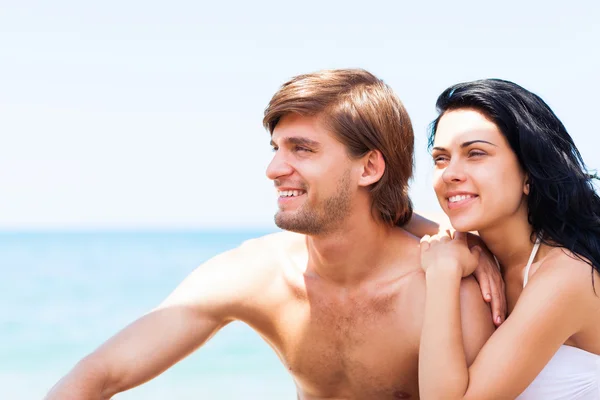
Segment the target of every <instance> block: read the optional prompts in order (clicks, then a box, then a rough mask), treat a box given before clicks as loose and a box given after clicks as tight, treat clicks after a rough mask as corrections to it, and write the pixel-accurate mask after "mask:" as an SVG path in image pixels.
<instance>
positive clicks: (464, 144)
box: [460, 139, 498, 148]
mask: <svg viewBox="0 0 600 400" xmlns="http://www.w3.org/2000/svg"><path fill="white" fill-rule="evenodd" d="M474 143H487V144H491V145H492V146H494V147H498V146H496V145H495V144H494V143H492V142H488V141H487V140H481V139H478V140H469V141H468V142H463V143H462V144H461V145H460V147H461V148H465V147H467V146H470V145H472V144H474Z"/></svg>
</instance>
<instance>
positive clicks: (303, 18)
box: [0, 0, 600, 231]
mask: <svg viewBox="0 0 600 400" xmlns="http://www.w3.org/2000/svg"><path fill="white" fill-rule="evenodd" d="M0 2H1V5H0V49H1V50H0V230H3V231H12V230H55V229H58V230H63V229H75V230H78V229H85V230H94V229H258V228H260V229H263V228H266V229H270V228H273V227H274V224H273V214H274V212H275V210H276V196H275V191H274V189H273V184H272V183H271V182H270V181H269V180H268V179H267V178H266V176H265V168H266V166H267V164H268V163H269V160H270V158H271V157H272V152H271V149H270V146H269V140H270V137H269V134H268V133H267V132H266V131H265V130H264V129H263V127H262V125H261V120H262V115H263V111H264V108H265V106H266V104H267V103H268V101H269V100H270V98H271V96H272V95H273V94H274V93H275V91H276V90H277V89H278V88H279V86H280V85H281V84H282V83H284V82H285V81H287V80H288V79H290V78H291V77H293V76H294V75H297V74H302V73H307V72H312V71H317V70H320V69H328V68H349V67H360V68H365V69H367V70H369V71H370V72H372V73H374V74H375V75H377V76H378V77H379V78H381V79H383V80H384V81H385V82H386V83H388V84H389V85H390V86H391V87H392V88H393V89H394V90H395V91H396V93H397V94H398V96H399V97H400V99H401V100H402V101H403V103H404V105H405V106H406V108H407V110H408V112H409V114H410V116H411V119H412V121H413V127H414V130H415V137H416V142H415V146H416V153H415V157H416V170H415V177H414V181H413V182H412V184H411V197H412V199H413V203H414V205H415V209H416V210H418V211H421V212H424V213H426V214H431V213H437V212H439V208H438V205H437V201H436V200H435V197H434V193H433V190H432V189H431V169H432V163H431V159H430V156H429V154H428V153H427V150H426V136H427V125H428V124H429V123H430V122H431V120H432V119H434V118H435V116H436V113H435V107H434V106H435V100H436V98H437V96H438V95H439V94H440V93H441V92H442V91H443V90H444V89H445V88H446V87H448V86H450V85H452V84H454V83H457V82H461V81H467V80H474V79H481V78H503V79H508V80H512V81H514V82H516V83H519V84H520V85H522V86H524V87H526V88H527V89H530V90H532V91H533V92H535V93H537V94H539V95H540V96H541V97H542V98H543V99H544V100H546V102H547V103H548V104H549V105H550V106H551V107H552V108H553V110H554V111H555V113H556V114H557V115H558V116H559V118H561V120H562V121H563V123H564V124H565V125H566V127H567V129H568V130H569V132H570V133H571V135H572V137H573V138H574V140H575V142H576V144H577V145H578V147H579V149H580V151H581V152H582V155H583V157H584V160H585V161H586V163H587V164H588V166H589V167H590V168H598V167H600V161H599V159H598V156H597V152H598V150H597V149H598V144H600V138H599V137H600V136H599V134H598V133H599V132H598V124H597V115H598V101H597V99H598V97H597V96H598V95H597V94H598V93H599V92H600V79H599V77H598V71H600V50H599V49H600V43H599V42H600V23H599V17H600V2H598V1H597V0H594V1H592V0H590V1H578V0H575V1H569V2H564V1H560V2H559V1H554V0H550V1H527V2H525V1H513V0H508V1H503V2H482V1H456V2H445V1H444V2H442V1H438V2H426V1H423V2H417V1H411V2H407V1H385V2H383V1H360V2H358V1H343V2H341V1H312V0H306V1H302V2H283V1H272V2H267V1H252V2H242V1H235V2H231V1H230V2H226V1H224V2H199V1H178V0H173V1H170V2H158V1H115V0H105V1H102V2H81V1H74V0H55V1H52V2H42V1H19V2H17V1H12V2H9V1H7V0H0ZM498 190H501V188H498Z"/></svg>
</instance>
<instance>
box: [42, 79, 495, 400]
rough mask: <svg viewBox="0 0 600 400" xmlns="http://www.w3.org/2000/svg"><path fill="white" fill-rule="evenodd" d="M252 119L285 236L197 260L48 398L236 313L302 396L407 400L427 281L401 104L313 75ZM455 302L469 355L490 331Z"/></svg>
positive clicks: (353, 82)
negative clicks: (261, 129) (264, 138)
mask: <svg viewBox="0 0 600 400" xmlns="http://www.w3.org/2000/svg"><path fill="white" fill-rule="evenodd" d="M264 124H265V126H266V127H267V129H268V130H269V132H270V133H271V144H272V146H273V149H274V152H275V153H274V156H273V160H272V162H271V163H270V165H269V166H268V168H267V176H268V177H269V178H270V179H271V180H273V182H274V183H275V187H276V188H277V193H278V205H279V211H278V212H277V214H276V216H275V222H276V224H277V225H278V226H279V227H280V228H282V229H284V230H286V231H288V232H282V233H277V234H273V235H269V236H266V237H262V238H259V239H254V240H251V241H248V242H246V243H244V244H243V245H241V246H240V247H239V248H237V249H234V250H231V251H229V252H226V253H223V254H221V255H219V256H217V257H215V258H213V259H212V260H210V261H208V262H206V263H205V264H204V265H202V266H200V267H199V268H198V269H196V270H195V271H194V272H193V273H192V274H191V275H190V276H189V277H188V278H187V279H186V280H185V281H184V282H183V283H181V285H180V286H179V287H178V288H177V289H176V290H175V291H174V292H173V293H172V294H171V295H170V296H169V297H168V298H167V299H166V300H165V301H164V302H163V303H162V304H161V305H160V306H159V307H158V308H157V309H156V310H154V311H152V312H151V313H149V314H147V315H146V316H144V317H142V318H140V319H139V320H137V321H136V322H134V323H133V324H132V325H130V326H129V327H127V328H126V329H124V330H123V331H122V332H120V333H118V334H117V335H116V336H115V337H113V338H112V339H110V340H109V341H108V342H106V343H105V344H104V345H102V346H101V347H100V348H99V349H97V350H96V351H95V352H94V353H92V354H91V355H89V356H88V357H86V358H85V359H83V360H82V361H81V362H80V363H79V364H78V365H77V366H76V367H75V368H74V369H73V370H72V371H71V372H70V373H69V374H68V375H67V376H66V377H65V378H63V379H62V380H61V381H60V382H59V383H58V384H57V385H56V386H55V387H54V388H53V390H52V391H51V393H49V395H48V399H109V398H110V397H111V396H112V395H114V394H116V393H119V392H122V391H124V390H127V389H129V388H132V387H134V386H137V385H139V384H141V383H143V382H145V381H147V380H149V379H151V378H153V377H155V376H156V375H158V374H160V373H161V372H163V371H164V370H166V369H167V368H169V367H170V366H171V365H173V364H174V363H176V362H177V361H179V360H180V359H182V358H183V357H185V356H186V355H188V354H190V353H191V352H193V351H194V350H195V349H197V348H198V347H199V346H201V345H202V344H204V343H205V342H206V341H207V340H208V339H209V338H210V337H212V336H213V335H214V334H215V333H216V332H217V331H218V330H219V329H220V328H222V327H223V326H225V325H226V324H228V323H229V322H231V321H234V320H238V321H243V322H245V323H246V324H248V325H249V326H251V327H252V328H253V329H254V330H256V331H257V332H258V333H259V334H260V335H261V336H262V337H263V338H264V339H265V340H266V341H267V342H268V343H269V344H270V345H271V346H272V347H273V349H274V350H275V351H276V352H277V354H278V355H279V357H280V358H281V361H282V362H283V363H284V364H285V366H286V367H287V368H288V370H289V371H290V373H291V374H292V375H293V378H294V380H295V383H296V386H297V391H298V398H300V399H334V398H335V399H403V398H418V385H417V363H418V349H419V338H420V332H421V324H422V317H423V307H424V294H425V293H424V292H425V281H424V275H423V273H422V272H421V269H420V264H419V257H420V253H419V240H418V238H416V237H415V236H413V235H411V234H410V233H408V232H407V231H406V230H404V229H402V228H399V227H398V226H402V225H405V224H406V223H407V222H408V221H409V220H410V219H411V216H412V206H411V203H410V199H409V197H408V194H407V192H408V180H409V178H410V176H411V174H412V158H413V132H412V127H411V123H410V120H409V117H408V115H407V113H406V111H405V110H404V108H403V106H402V104H401V103H400V101H399V100H398V98H397V97H396V96H395V95H394V93H393V92H392V91H391V89H390V88H389V87H388V86H387V85H385V84H384V83H383V82H382V81H380V80H379V79H377V78H376V77H374V76H373V75H371V74H369V73H368V72H366V71H363V70H334V71H323V72H318V73H314V74H308V75H301V76H298V77H295V78H293V79H292V80H291V81H289V82H288V83H286V84H284V85H283V86H282V87H281V89H280V90H279V91H278V92H277V93H276V94H275V95H274V97H273V98H272V99H271V102H270V103H269V105H268V107H267V109H266V111H265V117H264ZM422 229H423V228H422V227H418V226H413V230H416V231H418V230H422ZM427 229H429V230H430V231H431V229H430V228H427ZM433 233H435V232H433ZM461 300H462V302H461V307H462V308H464V310H465V311H464V312H463V314H462V315H466V316H467V318H465V320H464V321H462V325H463V337H464V341H465V349H466V357H467V360H468V361H469V362H471V361H472V360H473V359H474V357H475V355H476V354H477V352H478V351H479V349H480V348H481V347H482V346H483V344H484V343H485V341H486V340H487V338H488V337H489V336H490V335H491V333H492V331H493V328H494V327H493V324H492V318H491V315H490V311H489V309H488V307H487V305H486V304H485V303H484V301H483V300H482V296H481V293H480V289H479V287H478V286H477V283H476V282H475V281H474V280H473V279H472V278H471V279H466V280H465V281H464V283H463V288H462V297H461Z"/></svg>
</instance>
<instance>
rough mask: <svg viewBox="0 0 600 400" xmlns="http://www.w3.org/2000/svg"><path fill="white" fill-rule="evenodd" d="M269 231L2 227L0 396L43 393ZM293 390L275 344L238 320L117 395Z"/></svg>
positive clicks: (230, 395) (245, 394)
mask: <svg viewBox="0 0 600 400" xmlns="http://www.w3.org/2000/svg"><path fill="white" fill-rule="evenodd" d="M266 233H268V232H180V233H169V232H160V233H130V232H115V233H106V232H102V233H97V232H94V233H84V232H82V233H1V234H0V273H1V276H0V302H1V303H0V393H1V394H0V398H1V399H10V400H31V399H41V398H42V397H43V396H44V395H45V393H46V392H47V391H48V390H49V388H50V387H52V385H53V384H54V383H55V382H56V381H58V380H59V379H60V377H62V376H63V375H64V374H66V373H67V372H68V371H69V369H70V368H71V367H72V366H73V365H74V364H75V363H76V362H77V361H78V360H79V359H81V358H82V357H84V356H85V355H86V354H88V353H90V352H91V351H93V350H94V349H95V348H96V347H97V346H99V345H100V344H101V343H102V342H104V341H105V340H106V339H108V338H109V337H110V336H112V335H113V334H115V333H116V332H118V331H119V330H120V329H122V328H123V327H124V326H125V325H127V324H128V323H130V322H132V321H133V320H135V319H136V318H138V317H139V316H141V315H142V314H144V313H146V312H147V311H149V310H150V309H152V308H153V307H155V306H156V305H158V304H159V303H160V302H161V301H162V300H163V299H164V298H165V297H166V296H167V295H168V294H169V293H170V292H171V291H172V290H173V289H174V288H175V287H176V286H177V284H178V283H179V282H180V281H181V280H183V278H185V276H187V275H188V274H189V273H190V272H191V271H192V270H193V269H194V268H195V267H196V266H198V265H199V264H201V263H202V262H204V261H206V260H207V259H209V258H210V257H212V256H214V255H216V254H218V253H220V252H223V251H225V250H228V249H231V248H234V247H236V246H237V245H239V244H240V243H241V242H242V241H244V240H246V239H248V238H252V237H258V236H261V235H263V234H266ZM143 362H144V360H143V358H142V359H140V363H143ZM295 396H296V395H295V388H294V384H293V381H292V379H291V377H290V376H289V374H288V373H287V371H286V370H285V368H284V367H283V366H282V365H281V363H280V361H279V359H278V358H277V356H276V355H275V353H274V352H273V351H272V350H271V348H270V347H269V346H268V345H267V344H265V343H264V342H263V341H262V339H261V338H260V337H259V336H258V335H257V334H256V333H254V331H252V330H251V329H250V328H248V327H247V326H246V325H244V324H242V323H232V324H230V325H228V326H226V327H225V328H224V329H222V330H221V331H220V332H219V333H217V335H216V336H215V337H213V338H212V339H211V340H210V341H209V342H208V343H207V344H205V345H204V346H203V347H202V348H200V349H199V350H197V351H196V352H195V353H193V354H192V355H190V356H189V357H188V358H186V359H184V360H183V361H181V362H180V363H178V364H176V365H175V366H173V367H172V368H171V369H169V370H168V371H167V372H165V373H164V374H162V375H161V376H159V377H157V378H155V379H154V380H152V381H150V382H148V383H146V384H144V385H142V386H139V387H137V388H134V389H132V390H130V391H128V392H125V393H123V394H120V395H117V396H116V397H115V399H116V400H134V399H140V400H141V399H144V400H157V399H161V400H164V399H216V400H220V399H292V398H295Z"/></svg>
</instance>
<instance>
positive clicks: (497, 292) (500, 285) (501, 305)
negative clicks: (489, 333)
mask: <svg viewBox="0 0 600 400" xmlns="http://www.w3.org/2000/svg"><path fill="white" fill-rule="evenodd" d="M494 296H495V297H497V298H498V300H497V302H498V315H497V317H496V320H497V322H496V323H497V325H500V324H501V323H502V322H504V321H505V320H506V310H507V308H508V306H507V304H506V292H505V290H504V281H503V280H502V278H500V279H499V280H496V281H495V283H493V284H492V297H494ZM498 317H500V318H499V320H498Z"/></svg>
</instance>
